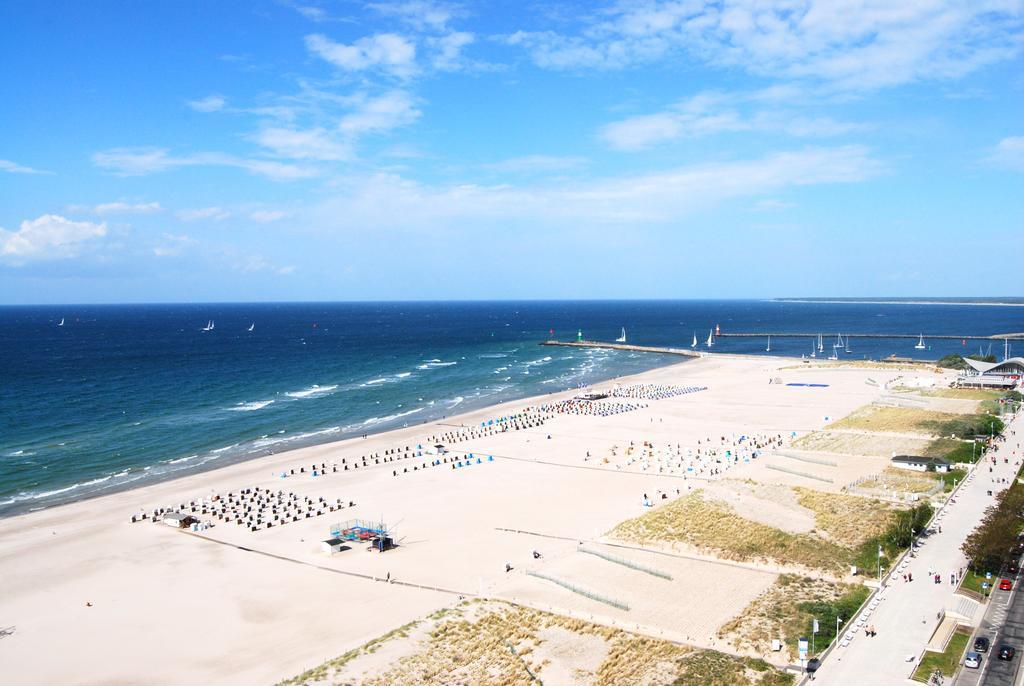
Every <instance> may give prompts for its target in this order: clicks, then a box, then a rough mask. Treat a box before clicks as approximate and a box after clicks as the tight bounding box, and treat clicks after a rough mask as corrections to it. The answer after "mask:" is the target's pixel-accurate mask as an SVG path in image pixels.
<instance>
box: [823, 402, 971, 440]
mask: <svg viewBox="0 0 1024 686" xmlns="http://www.w3.org/2000/svg"><path fill="white" fill-rule="evenodd" d="M968 416H972V415H968ZM961 425H964V426H966V424H965V423H964V422H963V416H962V415H958V414H953V413H951V412H935V411H933V410H922V409H920V408H916V407H883V406H876V405H867V406H864V407H861V408H859V409H857V410H854V411H853V412H852V413H851V414H849V415H847V416H846V417H843V418H842V419H840V420H838V421H835V422H833V423H832V424H830V425H829V426H828V428H830V429H858V430H866V431H888V432H897V433H918V434H925V435H932V436H948V435H949V434H950V433H957V435H964V434H963V433H958V432H957V431H955V430H953V429H954V428H957V427H960V426H961ZM947 427H952V428H948V429H947Z"/></svg>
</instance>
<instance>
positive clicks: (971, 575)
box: [960, 569, 998, 596]
mask: <svg viewBox="0 0 1024 686" xmlns="http://www.w3.org/2000/svg"><path fill="white" fill-rule="evenodd" d="M996 581H998V577H997V572H992V578H991V579H986V578H985V571H984V570H982V571H978V572H975V571H974V570H973V569H968V570H967V573H966V574H964V580H963V581H962V582H960V587H961V588H964V589H966V590H968V591H974V592H975V593H979V594H981V595H985V596H987V595H988V594H990V593H991V592H992V584H994V583H996ZM984 583H987V584H988V585H989V587H988V588H987V589H985V588H982V584H984Z"/></svg>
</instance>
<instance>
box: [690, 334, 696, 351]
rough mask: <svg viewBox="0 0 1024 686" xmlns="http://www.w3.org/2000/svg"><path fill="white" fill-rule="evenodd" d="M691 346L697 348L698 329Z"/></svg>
mask: <svg viewBox="0 0 1024 686" xmlns="http://www.w3.org/2000/svg"><path fill="white" fill-rule="evenodd" d="M690 347H691V348H696V347H697V332H696V331H694V332H693V343H691V344H690Z"/></svg>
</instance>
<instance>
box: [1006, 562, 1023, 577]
mask: <svg viewBox="0 0 1024 686" xmlns="http://www.w3.org/2000/svg"><path fill="white" fill-rule="evenodd" d="M1006 573H1007V574H1013V575H1014V576H1017V575H1018V574H1020V567H1018V566H1017V564H1016V563H1015V562H1011V563H1010V564H1008V565H1007V566H1006Z"/></svg>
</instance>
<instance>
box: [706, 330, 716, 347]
mask: <svg viewBox="0 0 1024 686" xmlns="http://www.w3.org/2000/svg"><path fill="white" fill-rule="evenodd" d="M714 344H715V330H714V329H708V340H707V343H705V345H707V346H708V347H709V348H710V347H711V346H713V345H714Z"/></svg>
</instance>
